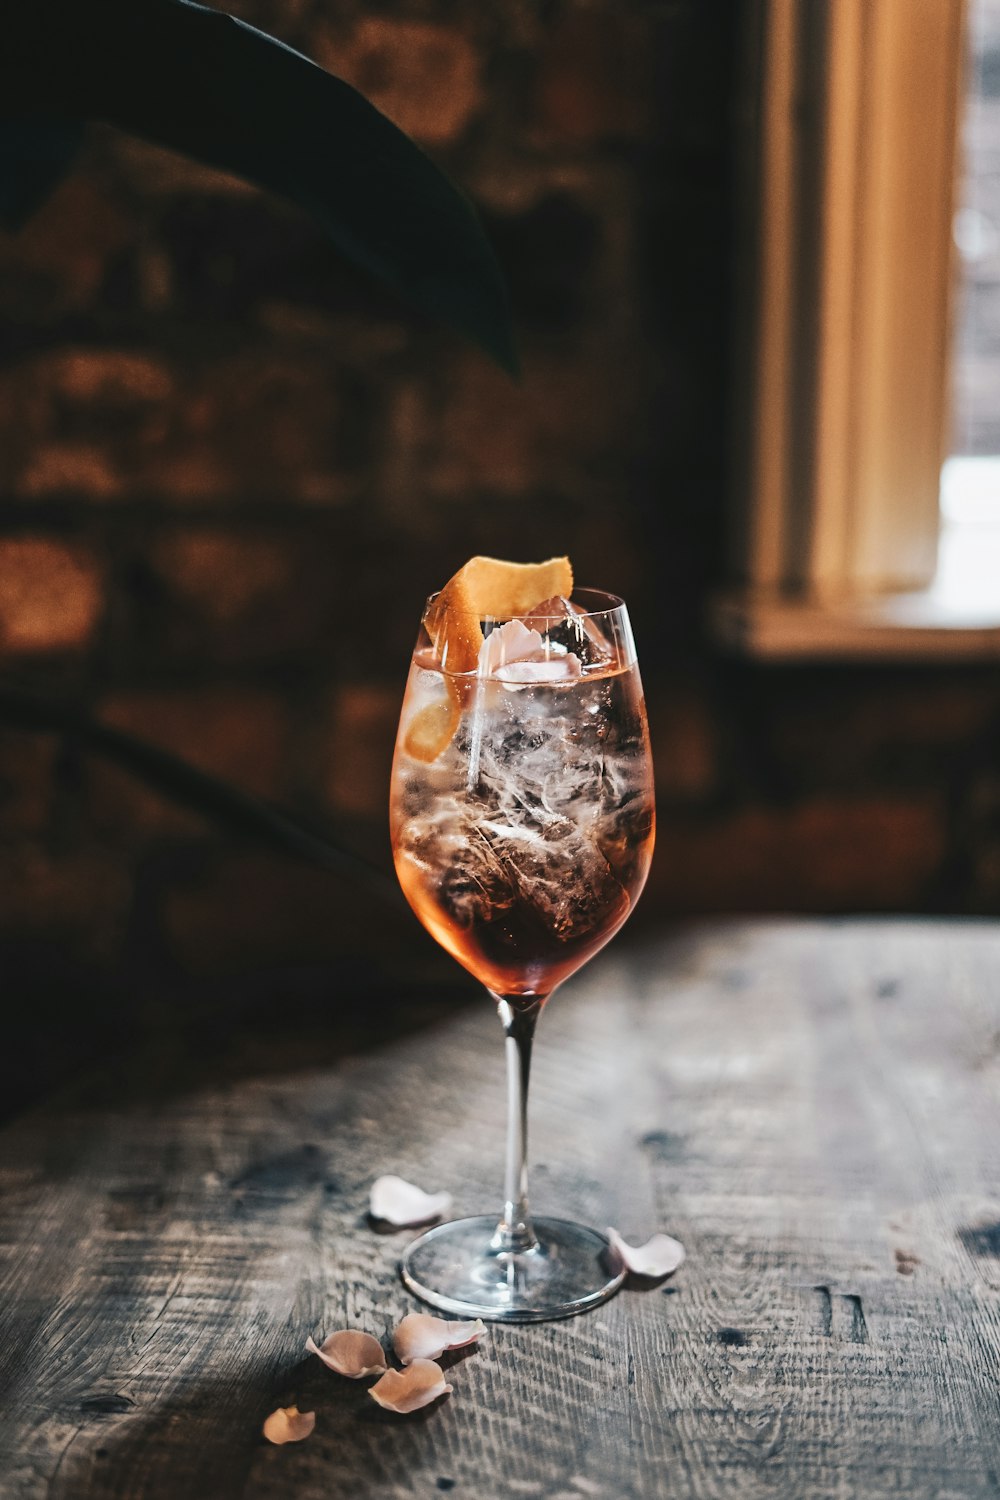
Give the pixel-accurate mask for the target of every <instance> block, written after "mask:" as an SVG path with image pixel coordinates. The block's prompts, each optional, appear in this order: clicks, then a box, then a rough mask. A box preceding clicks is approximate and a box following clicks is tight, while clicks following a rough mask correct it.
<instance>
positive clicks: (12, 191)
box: [0, 120, 83, 229]
mask: <svg viewBox="0 0 1000 1500" xmlns="http://www.w3.org/2000/svg"><path fill="white" fill-rule="evenodd" d="M82 138H83V126H82V124H81V123H80V122H79V120H0V225H2V226H3V227H4V228H5V229H19V228H20V227H21V225H22V224H24V223H25V222H26V221H27V220H28V219H30V218H31V215H32V214H33V213H34V212H35V210H36V209H37V208H40V207H41V205H42V204H43V203H44V202H45V200H46V198H47V197H48V196H49V194H50V193H51V192H52V190H53V188H55V187H57V186H58V184H59V183H60V182H61V181H62V179H63V177H65V175H66V173H67V172H68V171H69V169H70V167H71V166H72V164H73V160H74V158H75V156H76V153H77V151H78V150H79V148H80V142H81V140H82Z"/></svg>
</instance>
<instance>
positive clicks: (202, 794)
mask: <svg viewBox="0 0 1000 1500" xmlns="http://www.w3.org/2000/svg"><path fill="white" fill-rule="evenodd" d="M0 726H6V727H9V728H15V729H24V730H29V731H32V732H35V733H39V732H41V733H51V734H60V735H67V736H71V737H72V738H73V739H75V740H76V741H77V742H78V743H79V744H80V745H82V746H83V747H84V748H85V749H87V750H88V751H91V752H92V753H94V754H98V755H102V756H104V757H105V759H107V760H111V761H114V762H115V763H116V764H118V765H120V766H121V767H122V768H123V769H124V770H126V771H129V772H131V774H132V775H133V776H136V777H138V779H139V780H140V781H144V782H146V784H147V785H148V786H151V787H153V788H154V789H155V790H156V791H158V792H159V793H161V795H162V796H164V797H166V798H168V799H169V800H170V801H171V802H175V803H178V804H179V805H180V806H182V807H187V808H190V809H191V811H192V812H196V813H199V814H200V815H201V816H202V817H205V818H207V819H208V820H209V821H210V822H212V823H215V824H217V825H219V826H220V827H222V828H225V829H226V830H227V831H228V832H230V833H232V834H236V835H238V836H242V837H244V838H246V837H249V838H253V839H255V840H257V841H258V842H261V843H264V844H267V845H270V846H271V847H272V848H274V849H277V850H279V851H280V852H282V853H284V854H291V855H294V856H295V857H296V858H298V859H302V860H305V861H306V863H308V864H312V865H318V866H319V867H320V868H321V869H324V870H329V871H331V872H332V873H333V874H336V875H344V876H346V877H348V878H349V879H351V880H354V881H360V882H361V883H362V884H363V885H365V886H366V887H367V888H368V889H369V890H371V891H372V892H373V893H374V894H375V895H377V896H379V897H381V898H382V899H383V900H387V901H390V902H391V903H392V904H394V905H399V904H400V902H401V897H400V893H399V890H398V888H397V886H396V884H395V882H394V881H392V880H390V878H389V877H388V876H387V875H386V874H384V873H383V872H382V871H381V870H380V869H378V868H377V867H376V866H375V865H370V864H369V863H368V862H367V860H364V859H362V858H361V857H360V856H359V855H357V854H355V853H353V852H351V851H350V850H347V849H343V848H341V847H340V846H339V845H337V844H333V843H330V842H329V840H327V839H324V838H320V837H318V835H316V834H314V833H312V832H310V831H309V830H308V829H305V828H302V827H300V826H299V824H298V823H296V822H295V821H294V820H293V819H291V818H289V817H288V816H287V815H286V814H285V813H283V812H281V811H280V810H279V809H278V808H276V807H272V806H271V805H270V804H269V803H267V802H262V801H260V800H258V799H257V798H256V797H252V796H251V795H250V793H249V792H245V791H243V790H242V789H241V788H240V787H235V786H232V785H230V783H228V782H226V781H223V780H221V778H220V777H218V776H212V775H210V774H209V773H208V772H207V771H201V770H199V769H198V767H197V766H192V765H190V764H189V763H188V762H187V761H185V760H182V759H181V758H180V757H179V756H176V755H173V754H171V753H170V752H169V751H167V750H161V749H160V748H159V746H157V745H151V744H149V743H148V742H147V741H145V740H141V739H138V738H137V737H136V736H135V735H132V734H128V733H127V732H126V731H125V730H122V729H116V728H114V727H113V726H112V725H110V724H102V723H100V722H99V721H98V720H96V719H92V718H90V717H89V716H88V715H86V714H85V713H83V712H82V711H81V710H80V709H78V708H77V707H76V706H75V705H74V704H68V703H63V702H59V701H56V700H53V699H50V698H43V697H41V696H40V695H37V694H34V693H29V692H25V691H23V690H21V689H18V688H6V687H5V688H2V689H0Z"/></svg>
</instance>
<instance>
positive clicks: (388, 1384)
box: [368, 1359, 451, 1412]
mask: <svg viewBox="0 0 1000 1500" xmlns="http://www.w3.org/2000/svg"><path fill="white" fill-rule="evenodd" d="M368 1394H369V1396H371V1398H372V1400H373V1401H377V1402H378V1404H379V1406H384V1407H385V1409H386V1411H398V1412H410V1411H419V1410H420V1408H421V1407H422V1406H429V1405H430V1404H431V1402H432V1401H436V1400H437V1398H438V1397H439V1396H448V1395H450V1394H451V1386H450V1385H446V1384H445V1378H444V1374H443V1372H442V1370H441V1366H440V1365H436V1364H435V1363H434V1361H433V1360H432V1359H415V1360H414V1361H413V1363H412V1365H407V1367H406V1369H405V1370H387V1371H386V1373H385V1374H384V1375H383V1376H382V1379H381V1380H377V1381H376V1382H375V1384H374V1385H373V1386H372V1387H371V1389H370V1390H369V1392H368Z"/></svg>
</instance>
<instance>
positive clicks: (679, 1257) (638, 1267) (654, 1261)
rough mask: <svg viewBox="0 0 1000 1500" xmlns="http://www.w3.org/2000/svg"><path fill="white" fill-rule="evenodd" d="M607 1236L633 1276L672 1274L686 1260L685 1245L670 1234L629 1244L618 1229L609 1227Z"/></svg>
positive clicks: (657, 1276) (658, 1235)
mask: <svg viewBox="0 0 1000 1500" xmlns="http://www.w3.org/2000/svg"><path fill="white" fill-rule="evenodd" d="M607 1236H608V1239H609V1240H610V1242H611V1248H612V1250H614V1251H616V1252H617V1253H618V1255H620V1256H621V1258H622V1260H623V1261H624V1262H625V1268H626V1270H628V1271H631V1272H632V1274H633V1276H650V1277H654V1278H656V1279H659V1278H661V1277H663V1276H670V1275H671V1274H672V1273H673V1272H674V1271H676V1270H677V1267H678V1266H680V1265H681V1264H682V1263H683V1261H684V1246H683V1245H682V1244H681V1242H680V1240H675V1239H673V1238H672V1237H671V1236H670V1235H669V1234H654V1235H653V1238H652V1239H651V1240H647V1241H646V1243H645V1244H644V1245H629V1244H627V1243H626V1242H625V1240H623V1239H622V1237H621V1235H620V1234H619V1233H618V1231H617V1229H609V1230H608V1231H607Z"/></svg>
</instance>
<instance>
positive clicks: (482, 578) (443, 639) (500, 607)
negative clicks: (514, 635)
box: [424, 557, 573, 672]
mask: <svg viewBox="0 0 1000 1500" xmlns="http://www.w3.org/2000/svg"><path fill="white" fill-rule="evenodd" d="M572 592H573V569H572V567H571V565H570V560H569V558H568V557H550V558H549V559H548V561H547V562H540V563H515V562H505V561H504V560H503V559H502V558H498V557H470V558H469V561H468V562H467V563H466V564H465V565H464V567H461V568H459V570H458V572H457V573H456V574H455V576H454V578H450V579H449V580H448V582H447V583H446V584H445V586H444V588H443V589H442V590H441V592H440V594H438V595H437V597H436V598H435V599H434V602H433V603H432V604H431V606H430V608H429V609H428V611H427V616H426V619H425V621H424V623H425V625H426V626H427V633H428V635H429V636H430V638H431V640H432V641H433V642H434V647H435V650H436V652H437V655H438V659H439V661H440V663H441V667H442V669H443V670H444V671H446V672H474V671H475V670H476V668H477V666H478V665H479V652H480V649H481V647H482V644H483V632H482V629H481V628H480V622H481V621H482V620H485V619H493V620H509V619H511V618H512V617H513V616H515V615H522V614H526V613H527V612H528V611H529V610H530V609H532V608H534V606H535V605H536V604H538V602H539V600H541V599H551V598H552V597H553V596H554V595H558V594H561V595H562V596H563V597H564V598H567V599H568V598H569V596H570V594H571V593H572Z"/></svg>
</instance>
